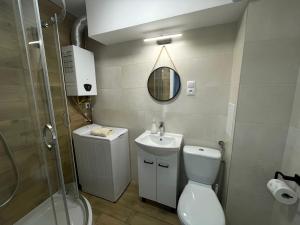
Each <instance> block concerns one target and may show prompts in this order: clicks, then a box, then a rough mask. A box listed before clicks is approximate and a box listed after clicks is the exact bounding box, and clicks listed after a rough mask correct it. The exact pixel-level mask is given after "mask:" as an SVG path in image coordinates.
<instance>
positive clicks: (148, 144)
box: [135, 130, 183, 155]
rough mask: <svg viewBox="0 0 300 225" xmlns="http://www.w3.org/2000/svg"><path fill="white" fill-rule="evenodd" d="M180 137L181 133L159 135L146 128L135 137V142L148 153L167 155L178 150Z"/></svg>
mask: <svg viewBox="0 0 300 225" xmlns="http://www.w3.org/2000/svg"><path fill="white" fill-rule="evenodd" d="M182 137H183V136H182V135H181V134H173V133H164V135H163V136H160V135H159V134H151V132H150V131H148V130H147V131H145V132H144V133H142V134H141V135H140V136H138V137H137V138H136V139H135V143H136V144H137V145H138V146H139V147H140V148H141V149H142V150H144V151H146V152H148V153H150V154H154V155H168V154H172V153H175V152H179V151H180V147H181V143H182Z"/></svg>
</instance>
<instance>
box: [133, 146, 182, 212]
mask: <svg viewBox="0 0 300 225" xmlns="http://www.w3.org/2000/svg"><path fill="white" fill-rule="evenodd" d="M178 164H179V152H172V153H169V154H167V155H154V154H150V153H148V152H146V151H144V150H142V149H139V151H138V176H139V195H140V197H142V198H146V199H150V200H152V201H156V202H159V203H161V204H164V205H167V206H170V207H172V208H176V205H177V183H178V171H179V169H178V168H179V165H178Z"/></svg>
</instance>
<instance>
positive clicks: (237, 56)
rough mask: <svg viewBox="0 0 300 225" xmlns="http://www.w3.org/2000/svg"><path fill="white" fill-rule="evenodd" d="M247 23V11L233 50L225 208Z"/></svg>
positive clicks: (224, 194) (225, 176)
mask: <svg viewBox="0 0 300 225" xmlns="http://www.w3.org/2000/svg"><path fill="white" fill-rule="evenodd" d="M246 22H247V10H246V12H245V13H244V15H243V17H242V18H241V20H240V22H239V23H238V32H237V36H236V40H235V44H234V48H233V61H232V74H231V84H230V94H229V103H228V109H227V123H226V146H225V147H226V150H225V152H224V160H225V162H226V164H225V169H224V182H223V187H224V188H223V194H222V201H223V203H224V204H223V206H224V207H225V208H226V197H227V192H228V182H229V171H230V161H231V153H232V145H233V135H234V126H235V116H236V105H237V101H238V93H239V85H240V74H241V68H242V62H243V53H244V43H245V32H246Z"/></svg>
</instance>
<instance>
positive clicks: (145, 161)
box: [144, 160, 153, 164]
mask: <svg viewBox="0 0 300 225" xmlns="http://www.w3.org/2000/svg"><path fill="white" fill-rule="evenodd" d="M144 163H147V164H153V162H149V161H147V160H144Z"/></svg>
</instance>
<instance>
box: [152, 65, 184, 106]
mask: <svg viewBox="0 0 300 225" xmlns="http://www.w3.org/2000/svg"><path fill="white" fill-rule="evenodd" d="M180 86H181V83H180V77H179V75H178V73H177V72H176V71H175V70H174V69H172V68H169V67H159V68H157V69H155V70H154V71H152V73H151V74H150V76H149V79H148V84H147V87H148V91H149V94H150V95H151V96H152V97H153V98H154V99H155V100H157V101H169V100H171V99H173V98H175V97H176V96H177V95H178V93H179V91H180Z"/></svg>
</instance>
